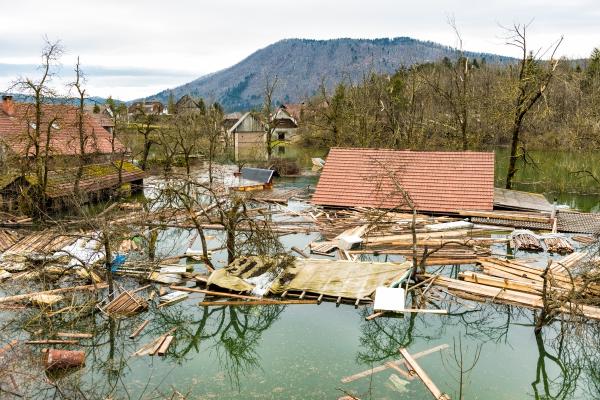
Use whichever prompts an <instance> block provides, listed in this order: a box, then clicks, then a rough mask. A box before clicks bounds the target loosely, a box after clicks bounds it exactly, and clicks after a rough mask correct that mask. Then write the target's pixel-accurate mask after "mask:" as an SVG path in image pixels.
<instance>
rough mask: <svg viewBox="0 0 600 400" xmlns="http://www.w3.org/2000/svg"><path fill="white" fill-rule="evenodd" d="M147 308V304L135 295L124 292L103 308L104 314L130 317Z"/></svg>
mask: <svg viewBox="0 0 600 400" xmlns="http://www.w3.org/2000/svg"><path fill="white" fill-rule="evenodd" d="M147 308H148V302H146V300H144V299H142V298H141V297H139V296H138V295H136V294H135V293H132V292H129V291H127V290H124V291H123V292H122V293H121V294H120V295H118V296H117V297H116V298H115V299H114V300H112V301H111V302H110V303H108V304H107V305H106V306H105V307H104V310H103V311H104V312H105V313H107V314H111V315H132V314H135V313H138V312H141V311H143V310H145V309H147Z"/></svg>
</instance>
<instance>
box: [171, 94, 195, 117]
mask: <svg viewBox="0 0 600 400" xmlns="http://www.w3.org/2000/svg"><path fill="white" fill-rule="evenodd" d="M199 106H200V103H199V102H198V101H196V100H194V98H193V97H192V96H190V95H188V94H186V95H183V96H181V98H180V99H179V100H177V102H176V103H175V114H187V113H193V112H198V111H199V110H200V107H199Z"/></svg>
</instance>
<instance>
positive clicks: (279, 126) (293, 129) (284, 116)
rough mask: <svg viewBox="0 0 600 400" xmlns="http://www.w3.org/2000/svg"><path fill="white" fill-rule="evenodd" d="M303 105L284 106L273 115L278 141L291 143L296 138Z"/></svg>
mask: <svg viewBox="0 0 600 400" xmlns="http://www.w3.org/2000/svg"><path fill="white" fill-rule="evenodd" d="M301 107H302V105H301V104H282V105H281V106H280V107H279V108H278V109H277V110H276V111H275V114H274V115H273V118H272V120H273V121H274V122H275V138H274V139H276V140H282V141H289V140H293V139H294V138H295V137H296V133H297V131H298V120H299V118H300V112H301Z"/></svg>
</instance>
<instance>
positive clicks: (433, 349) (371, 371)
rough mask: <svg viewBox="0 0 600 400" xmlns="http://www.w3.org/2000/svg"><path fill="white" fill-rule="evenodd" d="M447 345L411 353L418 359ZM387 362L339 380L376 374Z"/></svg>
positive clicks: (401, 361)
mask: <svg viewBox="0 0 600 400" xmlns="http://www.w3.org/2000/svg"><path fill="white" fill-rule="evenodd" d="M448 347H449V346H448V345H447V344H442V345H439V346H435V347H432V348H430V349H427V350H424V351H421V352H419V353H415V354H413V358H414V359H415V360H418V359H419V358H421V357H425V356H427V355H429V354H433V353H435V352H438V351H442V350H445V349H447V348H448ZM391 363H393V364H394V365H402V364H403V363H404V360H397V361H391ZM387 364H388V363H385V364H382V365H379V366H377V367H374V368H371V369H368V370H365V371H362V372H359V373H357V374H354V375H350V376H347V377H345V378H342V380H341V381H342V383H349V382H353V381H356V380H358V379H360V378H365V377H367V376H370V375H373V374H376V373H378V372H382V371H385V370H386V369H388V368H389V366H388V365H387Z"/></svg>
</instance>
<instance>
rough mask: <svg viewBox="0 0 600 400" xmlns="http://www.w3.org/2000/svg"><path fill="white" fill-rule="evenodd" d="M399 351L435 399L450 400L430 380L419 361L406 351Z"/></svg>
mask: <svg viewBox="0 0 600 400" xmlns="http://www.w3.org/2000/svg"><path fill="white" fill-rule="evenodd" d="M399 351H400V354H402V357H404V359H405V360H406V362H407V363H408V366H409V367H410V368H412V369H413V370H414V371H415V373H416V374H417V375H418V376H419V378H421V381H423V383H424V384H425V386H426V387H427V389H429V391H430V392H431V394H432V395H433V398H434V399H436V400H450V396H448V395H447V394H445V393H442V392H441V391H440V390H439V389H438V387H437V386H436V385H435V383H433V381H432V380H431V378H429V375H427V373H426V372H425V370H423V368H421V366H420V365H419V364H418V363H417V361H416V360H415V359H414V358H413V357H412V356H411V355H410V353H409V352H408V351H407V350H406V349H404V348H402V349H400V350H399Z"/></svg>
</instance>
